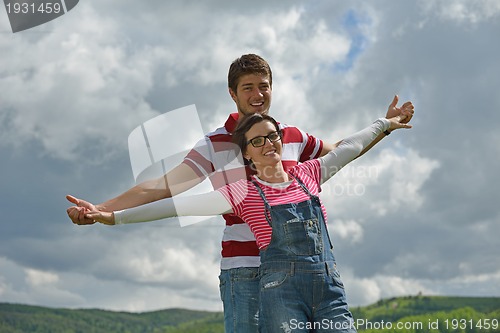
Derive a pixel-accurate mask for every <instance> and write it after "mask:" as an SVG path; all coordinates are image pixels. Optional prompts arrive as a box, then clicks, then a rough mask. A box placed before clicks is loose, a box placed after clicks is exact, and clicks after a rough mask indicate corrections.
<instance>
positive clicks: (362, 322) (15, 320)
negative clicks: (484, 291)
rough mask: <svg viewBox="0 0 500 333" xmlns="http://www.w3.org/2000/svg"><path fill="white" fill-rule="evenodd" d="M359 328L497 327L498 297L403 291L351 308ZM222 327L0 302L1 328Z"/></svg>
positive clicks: (142, 331)
mask: <svg viewBox="0 0 500 333" xmlns="http://www.w3.org/2000/svg"><path fill="white" fill-rule="evenodd" d="M351 310H352V312H353V315H354V318H355V321H356V324H357V325H356V326H357V328H358V330H359V331H360V332H366V333H371V332H378V333H383V332H399V333H408V332H500V326H499V324H498V321H499V320H500V298H499V297H479V298H476V297H442V296H408V297H397V298H391V299H385V300H381V301H379V302H377V303H375V304H372V305H369V306H365V307H355V308H352V309H351ZM31 332H33V333H118V332H120V333H180V332H182V333H223V332H224V328H223V315H222V313H220V312H207V311H192V310H183V309H167V310H161V311H154V312H144V313H128V312H114V311H105V310H96V309H80V310H72V309H54V308H47V307H39V306H29V305H19V304H8V303H0V333H31Z"/></svg>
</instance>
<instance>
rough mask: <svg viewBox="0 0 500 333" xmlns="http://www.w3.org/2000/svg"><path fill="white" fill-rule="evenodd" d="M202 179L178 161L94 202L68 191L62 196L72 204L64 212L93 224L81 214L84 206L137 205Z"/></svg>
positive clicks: (76, 220) (107, 209)
mask: <svg viewBox="0 0 500 333" xmlns="http://www.w3.org/2000/svg"><path fill="white" fill-rule="evenodd" d="M202 180H203V178H201V177H199V176H198V174H197V173H196V172H195V171H194V170H193V169H192V168H191V167H190V166H188V165H187V164H185V163H180V164H179V165H177V166H176V167H175V168H173V169H172V170H170V171H169V172H168V173H166V174H165V175H163V176H161V177H158V178H156V179H152V180H148V181H145V182H143V183H140V184H138V185H136V186H134V187H132V188H130V189H129V190H127V191H125V192H123V193H122V194H120V195H118V196H117V197H115V198H112V199H109V200H107V201H105V202H103V203H100V204H98V205H94V204H92V203H90V202H88V201H86V200H83V199H79V198H76V197H74V196H71V195H68V196H66V198H67V199H68V200H69V201H70V202H71V203H73V204H74V205H75V206H72V207H69V208H68V209H67V213H68V216H69V218H70V219H71V220H72V221H73V223H75V224H93V223H95V221H93V220H91V219H88V218H85V212H86V211H88V210H99V211H103V212H112V211H117V210H123V209H126V208H131V207H137V206H140V205H144V204H147V203H150V202H153V201H158V200H161V199H165V198H170V197H172V196H174V195H176V194H179V193H182V192H184V191H187V190H189V189H190V188H192V187H194V186H196V185H198V184H199V183H201V181H202Z"/></svg>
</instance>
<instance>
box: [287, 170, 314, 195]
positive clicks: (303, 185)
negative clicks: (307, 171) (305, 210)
mask: <svg viewBox="0 0 500 333" xmlns="http://www.w3.org/2000/svg"><path fill="white" fill-rule="evenodd" d="M289 175H290V174H289ZM290 176H291V177H293V178H294V179H295V180H296V181H297V183H299V185H300V187H302V189H303V190H304V192H306V193H307V194H308V195H309V196H310V197H312V198H316V196H315V195H314V194H312V193H311V191H309V189H308V188H307V186H306V185H305V184H304V183H303V182H302V180H300V178H299V177H296V176H294V175H290Z"/></svg>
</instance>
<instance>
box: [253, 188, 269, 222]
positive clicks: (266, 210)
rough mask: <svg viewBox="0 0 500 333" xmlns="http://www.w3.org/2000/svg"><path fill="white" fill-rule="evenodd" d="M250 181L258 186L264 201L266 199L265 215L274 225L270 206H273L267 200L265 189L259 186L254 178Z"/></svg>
mask: <svg viewBox="0 0 500 333" xmlns="http://www.w3.org/2000/svg"><path fill="white" fill-rule="evenodd" d="M250 181H251V182H252V183H253V184H254V185H255V187H256V188H257V191H258V192H259V195H260V197H261V198H262V201H264V216H265V217H266V221H267V223H268V224H269V225H270V226H272V224H271V216H270V208H271V206H270V205H269V202H267V199H266V196H265V195H264V191H263V190H262V188H261V187H260V186H259V184H257V182H256V181H255V180H253V179H252V180H250Z"/></svg>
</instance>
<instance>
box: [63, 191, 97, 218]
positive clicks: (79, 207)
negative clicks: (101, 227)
mask: <svg viewBox="0 0 500 333" xmlns="http://www.w3.org/2000/svg"><path fill="white" fill-rule="evenodd" d="M66 199H68V201H69V202H71V203H73V204H75V205H76V206H72V207H69V208H68V209H67V210H66V212H67V213H68V216H69V218H70V219H71V221H73V223H74V224H80V225H85V224H94V223H95V222H96V221H94V220H93V219H89V218H87V217H85V213H87V212H89V211H96V210H97V209H96V207H95V206H94V205H93V204H91V203H90V202H88V201H85V200H82V199H78V198H75V197H74V196H72V195H67V196H66Z"/></svg>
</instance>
